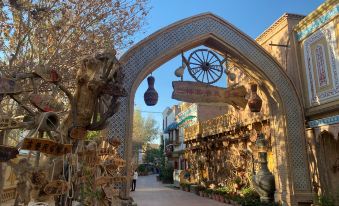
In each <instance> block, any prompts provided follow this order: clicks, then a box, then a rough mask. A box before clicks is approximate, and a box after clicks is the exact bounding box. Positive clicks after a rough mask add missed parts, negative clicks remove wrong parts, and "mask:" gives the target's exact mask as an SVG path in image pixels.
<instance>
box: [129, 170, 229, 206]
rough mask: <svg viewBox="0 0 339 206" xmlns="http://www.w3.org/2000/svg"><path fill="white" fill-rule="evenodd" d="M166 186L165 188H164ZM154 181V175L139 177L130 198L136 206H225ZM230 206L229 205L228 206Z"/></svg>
mask: <svg viewBox="0 0 339 206" xmlns="http://www.w3.org/2000/svg"><path fill="white" fill-rule="evenodd" d="M166 186H167V187H166ZM168 186H169V185H164V184H161V183H160V182H158V181H156V177H155V175H150V176H139V178H138V180H137V186H136V189H135V191H134V192H131V193H130V194H131V196H132V197H133V199H134V201H135V202H136V203H137V204H138V206H160V205H161V206H180V205H185V206H209V205H211V206H226V205H227V204H224V203H220V202H217V201H214V200H211V199H208V198H204V197H200V196H198V195H195V194H193V193H190V192H184V191H181V190H176V189H172V188H170V187H168ZM229 206H230V205H229Z"/></svg>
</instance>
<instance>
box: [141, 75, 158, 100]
mask: <svg viewBox="0 0 339 206" xmlns="http://www.w3.org/2000/svg"><path fill="white" fill-rule="evenodd" d="M154 81H155V79H154V77H153V76H149V77H148V78H147V82H148V89H147V90H146V92H145V94H144V100H145V103H146V105H147V106H154V105H156V104H157V102H158V92H157V91H156V90H155V89H154Z"/></svg>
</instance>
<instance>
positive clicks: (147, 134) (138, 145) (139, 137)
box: [132, 109, 159, 162]
mask: <svg viewBox="0 0 339 206" xmlns="http://www.w3.org/2000/svg"><path fill="white" fill-rule="evenodd" d="M156 124H157V122H156V120H155V119H153V118H152V117H151V116H148V117H147V118H146V119H145V118H144V117H143V116H142V115H141V111H140V109H135V110H134V116H133V136H132V140H133V157H134V159H135V161H136V162H138V160H139V150H140V149H142V148H143V145H144V144H147V143H150V142H151V141H152V140H154V139H155V138H156V137H157V135H158V133H159V128H158V127H157V126H156ZM143 152H145V151H143Z"/></svg>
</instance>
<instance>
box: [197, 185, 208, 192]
mask: <svg viewBox="0 0 339 206" xmlns="http://www.w3.org/2000/svg"><path fill="white" fill-rule="evenodd" d="M195 190H196V191H197V192H199V191H205V190H206V188H205V187H204V186H201V185H198V186H197V187H196V189H195Z"/></svg>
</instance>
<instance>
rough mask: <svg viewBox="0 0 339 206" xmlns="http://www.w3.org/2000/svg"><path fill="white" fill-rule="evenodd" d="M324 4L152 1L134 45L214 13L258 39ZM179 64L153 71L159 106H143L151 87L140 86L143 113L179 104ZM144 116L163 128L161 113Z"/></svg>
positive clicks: (310, 0)
mask: <svg viewBox="0 0 339 206" xmlns="http://www.w3.org/2000/svg"><path fill="white" fill-rule="evenodd" d="M323 2H324V1H323V0H236V1H234V0H233V1H231V0H150V6H151V7H152V8H151V10H150V13H149V15H148V16H147V25H146V26H145V27H144V28H143V32H142V33H140V34H138V35H137V36H136V38H135V42H138V41H140V40H142V39H143V38H145V37H147V36H148V35H150V34H152V33H153V32H155V31H157V30H159V29H161V28H163V27H165V26H167V25H169V24H172V23H174V22H176V21H179V20H181V19H183V18H187V17H190V16H193V15H197V14H200V13H204V12H212V13H214V14H216V15H218V16H220V17H222V18H224V19H225V20H226V21H228V22H230V23H231V24H233V25H234V26H236V27H237V28H238V29H240V30H241V31H243V32H244V33H246V34H247V35H249V36H250V37H252V38H256V37H257V36H258V35H260V34H261V33H262V32H263V31H264V30H265V29H267V28H268V27H269V26H270V25H271V24H272V23H273V22H274V21H275V20H277V19H278V18H279V17H280V16H282V15H283V14H284V13H294V14H302V15H307V14H309V13H310V12H312V11H313V10H315V9H316V8H317V7H318V6H319V5H320V4H322V3H323ZM188 54H189V52H188V53H187V54H186V56H187V55H188ZM180 65H181V58H180V57H176V58H174V59H172V60H170V61H168V62H167V63H165V64H163V65H162V66H161V67H159V68H158V69H157V70H155V71H154V72H153V76H154V77H155V88H156V90H157V91H158V94H159V101H158V104H157V105H156V106H153V107H148V106H146V105H145V103H144V92H145V91H146V90H147V87H148V86H147V81H146V80H144V81H143V82H142V83H141V84H140V86H139V88H138V90H137V92H136V94H135V105H136V106H137V107H138V108H140V109H141V110H142V111H150V112H162V111H163V110H164V109H165V108H166V107H167V106H171V105H173V104H177V103H178V102H177V101H176V100H173V99H171V94H172V81H174V80H178V78H177V77H175V75H174V70H175V69H176V68H178V67H179V66H180ZM188 76H189V75H188V74H185V76H184V79H185V80H189V78H188ZM224 77H225V76H224ZM222 79H224V78H222ZM218 85H219V86H220V85H225V82H223V81H221V82H219V83H218ZM143 115H144V116H147V115H152V116H153V117H154V118H155V119H156V120H157V121H158V122H159V128H160V127H161V124H162V116H161V114H159V113H153V114H150V113H147V112H144V113H143Z"/></svg>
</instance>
